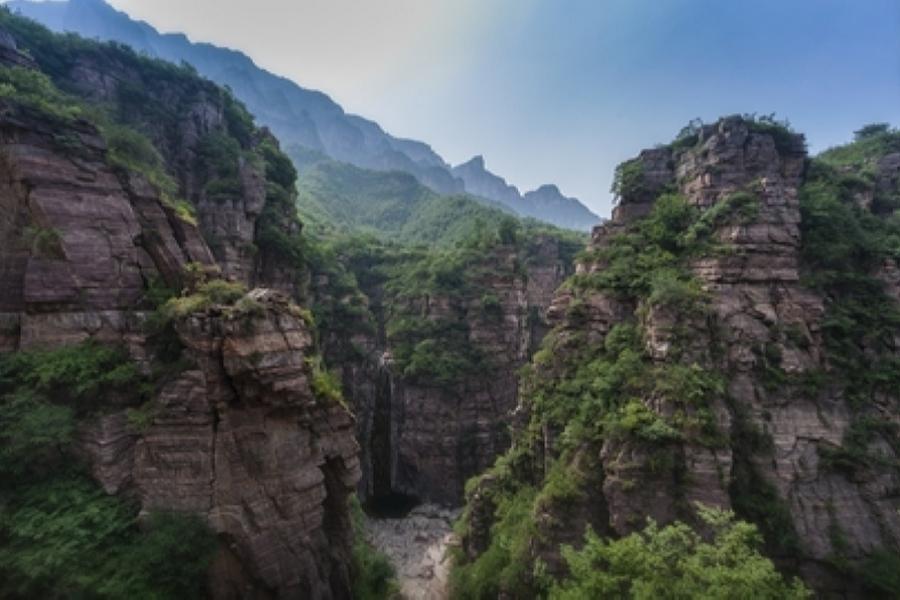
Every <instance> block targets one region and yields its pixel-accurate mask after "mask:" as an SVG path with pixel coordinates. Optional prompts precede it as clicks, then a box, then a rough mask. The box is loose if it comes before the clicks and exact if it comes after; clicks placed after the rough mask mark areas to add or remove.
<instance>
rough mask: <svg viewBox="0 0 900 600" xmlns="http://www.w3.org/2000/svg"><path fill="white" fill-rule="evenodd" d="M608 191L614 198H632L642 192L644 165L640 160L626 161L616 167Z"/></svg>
mask: <svg viewBox="0 0 900 600" xmlns="http://www.w3.org/2000/svg"><path fill="white" fill-rule="evenodd" d="M609 191H610V192H612V193H613V195H614V196H615V197H616V198H632V197H634V196H637V195H639V194H640V193H641V192H643V191H644V163H643V162H641V159H640V158H633V159H631V160H626V161H625V162H623V163H621V164H619V165H618V166H617V167H616V170H615V172H614V173H613V182H612V187H611V188H610V190H609Z"/></svg>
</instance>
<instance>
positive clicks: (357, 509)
mask: <svg viewBox="0 0 900 600" xmlns="http://www.w3.org/2000/svg"><path fill="white" fill-rule="evenodd" d="M349 510H350V516H351V518H352V519H353V534H354V542H353V565H352V567H353V571H352V573H353V575H352V586H353V588H352V593H353V598H354V600H389V599H395V598H399V588H398V585H397V581H396V579H395V575H396V574H395V572H394V567H393V566H392V565H391V563H390V561H389V560H388V558H387V557H386V556H385V555H384V554H381V553H380V552H378V551H377V550H376V549H375V548H373V547H372V545H371V544H370V543H369V542H368V541H366V538H365V529H366V524H365V516H364V515H363V511H362V507H361V506H360V505H359V499H358V498H357V497H356V496H355V495H353V496H351V497H350V501H349Z"/></svg>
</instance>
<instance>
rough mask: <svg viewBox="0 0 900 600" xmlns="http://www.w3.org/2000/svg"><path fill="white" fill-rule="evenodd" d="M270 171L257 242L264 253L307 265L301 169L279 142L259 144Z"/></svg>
mask: <svg viewBox="0 0 900 600" xmlns="http://www.w3.org/2000/svg"><path fill="white" fill-rule="evenodd" d="M259 152H260V153H261V155H262V158H263V164H264V165H265V172H266V204H265V206H264V207H263V211H262V214H260V216H259V219H257V223H256V244H257V245H258V246H259V248H260V250H262V252H263V255H264V257H267V258H270V259H275V260H276V261H279V262H280V263H282V264H285V265H290V266H292V267H294V268H295V269H301V268H305V267H306V260H307V257H306V247H305V245H304V241H303V239H302V238H301V237H300V228H301V227H300V222H299V219H298V218H297V212H296V192H295V185H296V181H297V171H296V169H295V168H294V165H293V164H292V163H291V161H290V159H289V158H288V157H287V156H286V155H285V154H284V153H282V152H281V150H280V149H279V148H278V146H277V144H276V142H275V141H274V140H272V139H270V138H265V139H264V140H263V141H262V142H261V143H260V144H259Z"/></svg>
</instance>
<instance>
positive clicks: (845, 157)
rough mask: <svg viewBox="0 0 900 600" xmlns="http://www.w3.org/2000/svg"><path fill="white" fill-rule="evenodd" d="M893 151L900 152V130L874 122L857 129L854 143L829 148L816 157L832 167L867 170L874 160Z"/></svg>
mask: <svg viewBox="0 0 900 600" xmlns="http://www.w3.org/2000/svg"><path fill="white" fill-rule="evenodd" d="M893 152H900V131H898V130H896V129H893V128H891V127H890V126H889V125H888V124H886V123H874V124H872V125H867V126H866V127H863V128H862V129H860V130H859V131H857V132H856V139H855V141H854V142H853V143H851V144H845V145H843V146H838V147H835V148H829V149H828V150H826V151H825V152H822V153H821V154H820V155H819V156H818V157H816V159H817V160H819V161H822V162H823V163H824V164H826V165H828V166H830V167H837V168H841V167H843V168H853V169H857V170H862V171H865V170H866V169H867V168H869V167H870V166H871V165H872V163H873V162H874V161H877V160H878V159H880V158H881V157H883V156H885V155H887V154H891V153H893Z"/></svg>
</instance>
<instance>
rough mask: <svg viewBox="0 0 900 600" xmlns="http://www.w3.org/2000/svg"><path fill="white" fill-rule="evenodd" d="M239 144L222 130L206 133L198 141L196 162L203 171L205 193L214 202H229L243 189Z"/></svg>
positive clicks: (238, 195) (237, 196)
mask: <svg viewBox="0 0 900 600" xmlns="http://www.w3.org/2000/svg"><path fill="white" fill-rule="evenodd" d="M240 160H241V145H240V143H238V141H237V140H236V139H235V138H233V137H231V136H230V135H228V134H227V133H226V132H224V131H218V130H214V131H211V132H209V133H208V134H206V136H204V137H203V138H202V139H201V140H200V143H199V144H198V145H197V166H198V168H199V169H200V171H201V172H202V173H204V175H205V180H206V185H205V186H204V188H203V191H204V194H205V195H206V197H207V198H208V199H210V200H212V201H214V202H219V203H223V202H228V201H232V200H235V199H237V198H239V197H240V196H241V194H242V192H243V185H242V184H241V179H240V167H239V162H240Z"/></svg>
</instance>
